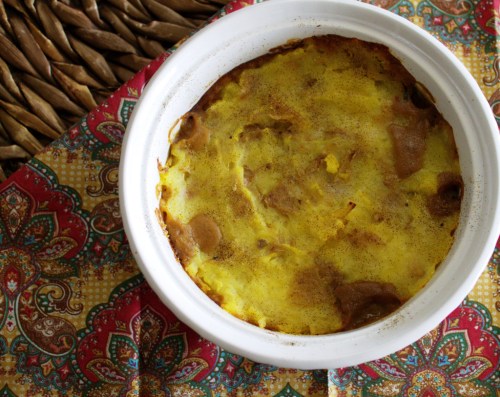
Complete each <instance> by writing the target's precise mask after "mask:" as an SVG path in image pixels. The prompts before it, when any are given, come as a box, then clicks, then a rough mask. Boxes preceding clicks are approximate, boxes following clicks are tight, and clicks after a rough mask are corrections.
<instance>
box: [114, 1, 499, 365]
mask: <svg viewBox="0 0 500 397" xmlns="http://www.w3.org/2000/svg"><path fill="white" fill-rule="evenodd" d="M329 33H334V34H339V35H344V36H348V37H357V38H360V39H363V40H366V41H372V42H377V43H382V44H385V45H386V46H388V47H389V48H390V49H391V51H392V52H393V54H394V55H396V56H397V57H398V58H399V59H400V60H401V61H402V62H403V64H404V65H405V66H406V67H407V69H408V70H409V71H410V72H411V73H412V74H413V75H414V76H415V78H416V79H417V80H418V81H420V82H421V83H423V84H424V85H425V86H426V87H427V88H428V89H429V91H430V92H431V93H432V96H433V97H434V98H435V100H436V105H437V107H438V109H439V110H440V111H441V113H442V114H443V115H444V116H445V118H446V119H447V120H448V121H449V122H450V123H451V125H452V127H453V129H454V133H455V139H456V143H457V147H458V150H459V155H460V162H461V167H462V171H463V179H464V183H465V191H464V199H463V204H462V211H461V218H460V225H459V228H458V230H457V231H456V241H455V244H454V246H453V248H452V250H451V252H450V253H449V255H448V257H447V259H446V260H445V261H444V263H442V265H441V266H440V267H439V269H438V271H437V273H436V274H435V276H434V277H433V279H432V280H431V281H430V282H429V283H428V285H427V286H426V287H425V288H424V289H423V290H422V291H421V292H420V293H419V294H418V295H417V296H415V297H414V298H413V299H411V300H410V301H409V302H407V303H406V304H405V305H404V306H402V307H401V308H400V309H399V310H398V311H396V312H395V313H393V314H391V315H390V316H388V317H386V318H385V319H383V320H380V321H378V322H376V323H373V324H371V325H368V326H365V327H363V328H360V329H356V330H353V331H348V332H341V333H337V334H331V335H323V336H297V335H287V334H282V333H277V332H271V331H268V330H264V329H260V328H258V327H256V326H254V325H251V324H248V323H246V322H244V321H241V320H239V319H237V318H235V317H233V316H231V315H230V314H228V313H227V312H225V311H224V310H222V309H221V308H220V307H219V306H218V305H217V304H215V303H214V302H213V301H212V300H210V299H209V298H208V297H207V296H206V295H205V294H204V293H203V292H202V291H201V290H200V289H199V288H198V287H197V286H196V285H195V284H194V283H193V282H192V281H191V279H190V278H189V276H188V275H187V274H186V273H185V272H184V270H183V268H182V267H181V265H180V264H179V263H178V262H177V260H176V259H175V257H174V254H173V253H172V250H171V248H170V245H169V242H168V240H167V238H166V237H165V235H164V233H163V231H162V229H161V228H160V225H159V224H158V221H157V217H156V213H155V211H156V210H157V208H158V197H157V194H156V185H157V183H158V180H159V176H158V161H159V162H160V163H164V162H165V160H166V158H167V155H168V150H169V131H170V130H171V128H172V126H173V125H175V124H176V121H177V120H178V118H179V117H180V116H182V115H183V114H184V113H186V112H187V111H188V110H190V108H191V107H192V106H193V105H194V104H195V103H196V102H197V101H198V99H199V98H200V97H201V95H202V94H203V93H204V92H205V91H206V90H207V89H208V88H209V87H210V85H211V84H213V83H214V82H215V81H216V80H217V79H218V78H219V77H220V76H222V75H223V74H225V73H226V72H228V71H229V70H231V69H233V68H234V67H235V66H236V65H238V64H241V63H242V62H245V61H247V60H250V59H253V58H255V57H257V56H259V55H262V54H264V53H266V52H268V50H269V49H271V48H273V47H277V46H279V45H282V44H284V43H286V42H287V40H289V39H297V38H304V37H307V36H313V35H323V34H329ZM119 180H120V202H121V210H122V215H123V220H124V225H125V228H126V233H127V236H128V238H129V241H130V246H131V249H132V252H133V254H134V256H135V258H136V259H137V262H138V264H139V266H140V268H141V270H142V272H143V273H144V276H145V277H146V279H147V281H148V282H149V283H150V285H151V286H152V288H153V289H154V290H155V291H156V293H157V294H158V295H159V297H160V298H161V299H162V300H163V302H164V303H165V304H166V305H167V306H168V307H169V308H170V309H171V310H172V311H173V312H174V313H175V314H176V315H177V316H178V317H179V319H180V320H182V321H183V322H185V323H186V324H188V325H189V326H191V327H192V328H193V329H194V330H196V331H197V332H198V333H199V334H200V335H202V336H204V337H205V338H207V339H209V340H211V341H213V342H215V343H217V344H219V345H220V346H222V347H223V348H225V349H227V350H229V351H231V352H234V353H238V354H241V355H243V356H246V357H248V358H250V359H253V360H255V361H258V362H264V363H270V364H274V365H278V366H282V367H295V368H302V369H314V368H333V367H342V366H349V365H354V364H358V363H361V362H364V361H368V360H372V359H375V358H378V357H381V356H384V355H387V354H389V353H392V352H394V351H396V350H398V349H400V348H403V347H404V346H406V345H408V344H410V343H412V342H414V341H415V340H416V339H418V338H420V337H421V336H423V335H424V334H425V333H426V332H428V331H430V330H431V329H432V328H433V327H435V326H437V325H438V323H439V322H440V321H442V320H443V319H444V318H445V317H446V316H447V315H448V314H449V313H450V312H451V311H452V310H453V309H455V308H456V307H457V306H458V305H459V304H460V302H461V301H462V300H463V299H464V298H465V296H466V295H467V293H468V292H469V291H470V290H471V289H472V288H473V286H474V284H475V283H476V281H477V279H478V277H479V276H480V274H481V272H482V270H483V269H484V267H485V265H486V264H487V262H488V259H489V258H490V255H491V254H492V252H493V249H494V245H495V242H496V239H497V237H498V234H499V211H498V202H499V141H498V129H497V126H496V123H495V120H494V117H493V114H492V112H491V109H490V107H489V105H488V103H487V101H486V100H485V98H484V96H483V94H482V92H481V90H480V88H479V87H478V85H477V84H476V82H475V80H474V79H473V77H472V76H471V75H470V74H469V72H468V71H467V70H466V68H465V67H464V66H463V65H462V64H461V63H460V61H459V60H458V59H457V58H456V57H455V56H454V55H453V54H452V53H451V52H450V51H449V50H448V49H447V48H446V47H445V46H444V45H442V44H441V43H440V42H439V41H437V40H436V39H434V38H433V37H431V36H430V35H429V34H428V33H426V32H425V31H424V30H422V29H421V28H419V27H417V26H415V25H414V24H412V23H411V22H408V21H407V20H405V19H403V18H401V17H399V16H397V15H394V14H392V13H390V12H388V11H385V10H383V9H380V8H377V7H374V6H371V5H368V4H364V3H360V2H356V1H351V0H271V1H268V2H265V3H261V4H257V5H254V6H250V7H246V8H245V9H243V10H240V11H237V12H234V13H232V14H230V15H228V16H225V17H223V18H222V19H220V20H218V21H216V22H214V23H212V24H211V25H209V26H207V27H206V28H204V29H202V30H201V31H200V32H199V33H197V34H196V35H194V36H193V37H191V38H190V39H189V40H187V41H186V42H185V43H184V44H183V45H182V46H181V47H180V48H179V49H178V50H177V51H176V52H175V53H174V55H172V56H171V57H170V58H168V59H167V61H166V62H165V64H164V65H162V66H161V68H160V69H159V70H158V71H157V73H156V74H155V76H154V77H153V78H152V79H151V81H150V82H149V84H148V86H147V87H146V88H145V90H144V92H143V94H142V96H141V98H140V100H139V103H138V104H137V105H136V108H135V110H134V113H133V115H132V118H131V120H130V122H129V124H128V127H127V133H126V136H125V140H124V143H123V151H122V156H121V164H120V179H119Z"/></svg>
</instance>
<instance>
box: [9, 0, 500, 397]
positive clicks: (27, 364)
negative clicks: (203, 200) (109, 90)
mask: <svg viewBox="0 0 500 397" xmlns="http://www.w3.org/2000/svg"><path fill="white" fill-rule="evenodd" d="M252 3H254V1H253V0H249V1H241V0H240V1H234V2H232V3H230V4H229V5H228V6H227V7H226V8H225V10H222V12H221V13H220V14H219V15H218V16H217V17H216V18H219V17H221V16H223V15H224V14H225V13H228V12H233V11H236V10H238V9H239V8H241V7H244V6H246V5H249V4H252ZM377 3H378V4H379V5H380V6H383V7H386V8H389V9H390V10H391V11H393V12H396V13H399V14H400V15H403V16H405V17H407V18H409V19H410V20H413V21H414V22H415V23H418V24H420V25H421V26H422V27H424V28H425V29H427V30H428V31H431V32H432V33H433V34H435V35H436V36H437V37H438V38H439V39H440V40H442V41H443V42H445V43H446V44H447V45H448V46H450V48H452V49H453V50H454V51H455V53H457V54H458V55H459V56H460V57H461V59H462V60H463V61H464V63H465V64H466V66H467V67H469V69H470V70H471V72H473V74H474V75H475V76H477V78H478V80H479V81H480V83H481V87H482V88H483V90H484V92H485V95H487V97H488V98H489V99H490V103H491V105H492V109H493V111H494V112H496V115H497V117H498V115H499V114H500V105H499V103H500V102H499V101H500V100H499V98H500V94H499V78H500V77H499V74H500V72H499V66H498V65H499V60H498V55H497V53H496V52H495V48H496V45H497V42H496V40H497V36H496V33H495V32H496V31H497V30H496V29H497V27H498V14H499V11H500V10H499V4H498V3H497V2H491V0H488V1H480V2H476V3H473V2H468V1H454V0H453V1H450V2H444V1H443V2H441V1H437V0H436V1H432V2H431V1H429V0H424V1H416V2H409V1H397V0H396V1H390V2H387V1H381V2H377ZM174 50H175V49H172V50H171V51H174ZM171 51H169V52H168V53H167V54H165V55H164V56H162V57H160V58H159V59H157V60H156V61H154V62H153V63H151V64H150V65H149V66H147V67H146V68H145V69H144V70H142V71H141V72H140V73H138V74H137V75H136V76H135V77H134V78H133V79H132V80H130V81H129V82H128V83H127V84H126V85H124V86H123V87H121V88H120V89H119V90H117V91H116V92H115V93H114V94H113V95H112V96H111V97H110V98H109V99H108V100H107V101H106V102H105V103H104V104H103V105H101V106H99V107H98V108H97V109H95V110H94V111H92V112H91V113H89V114H88V115H87V116H86V117H85V118H83V119H82V120H81V122H80V123H78V124H76V125H75V126H74V127H73V128H71V129H70V130H69V131H68V132H67V133H66V134H64V135H63V136H62V137H61V139H59V140H58V141H56V142H54V143H53V144H52V145H51V146H49V147H48V148H47V149H46V150H44V152H43V153H41V154H40V155H38V156H37V157H36V158H35V159H33V160H32V161H31V162H30V163H29V164H28V165H26V166H25V167H23V168H22V169H21V170H20V171H18V172H17V173H15V174H14V175H13V176H12V177H10V178H9V179H8V180H7V181H5V182H4V183H3V184H1V185H0V381H1V382H0V388H1V390H0V395H1V396H43V395H47V396H53V395H75V396H107V397H108V396H139V395H140V396H225V395H234V396H236V395H241V396H251V395H252V396H253V395H257V396H259V395H260V396H276V397H278V396H323V395H326V394H328V393H330V394H331V395H332V396H341V395H343V396H351V395H357V396H409V397H413V396H415V397H417V396H495V395H497V393H498V390H499V389H500V376H499V365H500V364H499V363H500V359H499V356H500V342H499V333H500V330H499V328H498V326H499V324H500V322H499V313H500V290H499V287H500V265H499V264H498V256H497V253H495V255H494V256H493V258H492V260H491V261H490V263H489V266H488V268H487V269H486V270H485V272H484V274H483V276H482V278H481V280H480V281H479V283H478V286H477V287H476V289H475V290H474V291H473V292H472V293H471V295H470V296H469V298H468V299H467V300H466V301H465V302H464V303H463V304H462V305H461V306H460V307H459V308H457V309H456V310H455V311H454V312H453V313H452V314H451V315H450V316H449V317H448V318H447V319H446V320H445V321H444V322H443V323H442V324H441V325H440V326H439V327H438V328H436V329H435V330H434V331H432V332H431V333H429V334H428V335H426V336H425V337H424V338H422V339H421V340H419V341H418V342H416V343H414V344H412V345H410V346H408V347H407V348H405V349H403V350H401V351H399V352H396V353H394V354H392V355H390V356H388V357H385V358H383V359H380V360H376V361H374V362H370V363H366V364H363V365H360V366H357V367H353V368H344V369H340V370H330V371H327V370H326V369H325V370H322V371H299V370H292V369H284V368H276V367H273V366H268V365H262V364H258V363H254V362H251V361H249V360H247V359H246V358H244V357H240V356H237V355H234V354H231V353H229V352H226V351H224V350H222V349H220V348H219V347H218V346H216V345H214V344H213V343H211V342H209V341H207V340H204V339H203V338H201V337H199V336H198V335H197V334H196V333H194V332H193V331H192V330H190V329H189V328H188V327H186V326H185V325H184V324H182V323H180V322H179V321H178V320H177V319H176V318H175V316H174V315H173V314H172V313H171V312H170V311H169V310H168V308H166V307H165V306H164V305H163V304H162V303H161V302H160V300H159V299H158V297H157V296H156V295H155V294H154V293H153V291H152V290H151V289H150V288H149V286H148V285H147V283H146V282H145V281H144V279H143V278H142V276H141V274H140V272H139V269H138V268H137V265H136V264H135V262H134V260H133V258H132V255H131V253H130V249H129V247H128V243H127V238H126V236H125V233H124V230H123V225H122V222H121V217H120V213H119V205H118V164H119V160H120V150H121V142H122V139H123V135H124V132H125V126H126V124H127V122H128V120H129V117H130V114H131V112H132V110H133V107H134V104H135V103H136V101H137V99H138V97H139V96H140V94H141V92H142V90H143V88H144V86H145V84H146V83H147V82H148V80H149V79H150V78H151V76H152V75H153V74H154V72H155V71H156V70H157V69H158V67H159V66H160V65H161V63H162V62H163V61H164V60H165V59H166V58H167V57H168V56H169V54H170V53H171ZM478 65H479V67H478Z"/></svg>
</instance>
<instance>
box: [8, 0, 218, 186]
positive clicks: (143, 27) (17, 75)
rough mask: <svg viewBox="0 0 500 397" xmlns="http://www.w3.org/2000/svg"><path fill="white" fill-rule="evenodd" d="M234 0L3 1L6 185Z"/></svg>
mask: <svg viewBox="0 0 500 397" xmlns="http://www.w3.org/2000/svg"><path fill="white" fill-rule="evenodd" d="M227 2H228V0H100V1H99V0H0V181H2V180H4V179H5V178H6V177H8V176H9V175H10V174H11V173H12V172H14V171H15V170H16V169H18V168H19V167H20V166H21V165H22V164H24V163H25V162H26V161H27V160H29V159H30V158H31V157H32V156H33V155H35V154H36V153H37V152H39V151H40V150H42V149H43V147H44V146H45V145H47V144H49V143H50V142H52V141H53V140H54V139H57V138H58V137H59V136H60V135H61V134H62V133H64V131H66V130H67V129H68V128H69V127H70V126H71V125H72V124H74V123H75V122H76V121H77V120H79V119H80V117H82V116H83V115H84V114H85V113H86V112H87V111H89V110H91V109H93V108H94V107H95V106H97V105H98V104H99V103H101V102H102V101H104V100H105V99H106V98H107V97H108V96H109V95H110V94H111V93H112V92H113V91H114V90H115V89H116V88H117V87H119V86H120V85H121V84H122V83H124V82H125V81H127V80H128V79H129V78H130V77H132V76H133V75H134V73H136V72H137V71H138V70H140V69H141V68H142V67H144V66H145V65H147V64H148V63H149V62H151V60H153V59H154V58H156V57H157V56H158V55H160V54H161V53H162V52H164V51H166V49H168V48H169V47H170V46H172V45H173V44H174V43H176V42H177V41H179V40H180V39H181V38H183V37H185V36H186V35H187V34H189V33H190V32H192V31H193V30H194V29H196V28H197V27H199V26H200V25H201V24H203V23H205V22H206V20H207V19H208V18H209V17H210V16H211V15H213V14H214V13H215V12H216V11H217V10H218V9H219V8H220V7H221V6H223V5H224V4H226V3H227Z"/></svg>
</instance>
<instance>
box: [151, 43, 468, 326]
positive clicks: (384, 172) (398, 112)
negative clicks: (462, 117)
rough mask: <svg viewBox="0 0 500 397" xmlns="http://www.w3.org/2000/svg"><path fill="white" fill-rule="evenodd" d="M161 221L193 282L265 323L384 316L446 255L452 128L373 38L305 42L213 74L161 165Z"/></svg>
mask: <svg viewBox="0 0 500 397" xmlns="http://www.w3.org/2000/svg"><path fill="white" fill-rule="evenodd" d="M160 180H161V181H160V187H161V189H159V191H161V192H162V194H161V199H160V210H161V213H162V223H163V224H164V226H165V229H166V231H168V235H169V238H170V242H171V244H172V247H173V249H174V251H175V253H176V254H177V256H178V258H179V260H180V262H181V263H182V265H183V266H184V268H185V270H186V271H187V273H188V274H189V275H190V276H191V278H192V279H193V280H194V281H195V282H196V283H197V284H198V285H199V286H200V288H202V289H203V291H205V292H206V293H207V295H208V296H209V297H211V298H212V299H213V300H214V301H215V302H217V303H218V304H219V305H221V306H222V307H223V308H224V309H225V310H227V311H229V312H230V313H232V314H233V315H235V316H237V317H239V318H241V319H243V320H245V321H248V322H250V323H253V324H256V325H258V326H260V327H264V328H267V329H272V330H278V331H282V332H287V333H297V334H325V333H331V332H338V331H342V330H346V329H352V328H356V327H359V326H362V325H364V324H366V323H369V322H371V321H374V320H377V319H379V318H381V317H383V316H385V315H387V314H389V313H390V312H392V311H394V310H395V309H396V308H398V307H399V306H400V305H401V304H402V303H404V302H405V301H407V300H408V299H410V298H411V297H412V296H414V295H415V294H416V293H417V292H418V291H419V290H420V289H421V288H422V287H423V286H425V284H426V283H427V282H428V281H429V279H430V278H431V277H432V275H433V273H434V271H435V268H436V267H437V266H438V265H439V264H440V263H441V262H442V261H443V259H444V258H445V257H446V255H447V253H448V251H449V249H450V247H451V244H452V242H453V232H454V230H455V229H456V227H457V224H458V218H459V212H460V204H461V200H462V191H463V182H462V179H461V177H460V166H459V161H458V155H457V150H456V147H455V142H454V140H453V133H452V130H451V127H450V126H449V125H448V123H447V122H446V121H445V120H444V119H443V118H442V116H441V115H440V114H439V112H438V111H437V110H436V108H435V106H434V105H433V104H432V97H431V96H430V94H429V93H428V92H427V91H426V90H425V89H424V88H423V87H422V86H421V85H420V84H419V83H417V82H416V81H415V80H414V78H413V77H412V76H411V75H410V74H409V73H408V72H407V71H406V70H405V68H404V67H403V66H402V65H401V63H400V62H399V61H398V60H397V59H396V58H395V57H393V56H392V55H391V54H390V52H389V50H388V49H387V48H386V47H384V46H382V45H378V44H371V43H367V42H363V41H360V40H356V39H347V38H342V37H338V36H323V37H315V38H308V39H305V40H302V41H296V42H293V43H291V44H289V45H286V46H284V47H281V48H278V49H276V50H274V51H273V52H272V53H270V54H267V55H265V56H263V57H260V58H257V59H255V60H253V61H250V62H248V63H246V64H243V65H241V66H239V67H237V68H236V69H234V70H233V71H231V72H230V73H228V74H227V75H225V76H223V77H222V78H221V79H219V81H217V82H216V83H215V84H214V85H213V86H212V87H211V88H210V89H209V90H208V92H207V93H206V94H205V95H204V96H203V98H201V100H200V101H199V102H198V103H197V105H196V106H194V108H193V109H192V110H191V111H190V112H189V113H187V114H186V115H185V116H184V117H183V120H182V124H181V127H180V130H179V132H178V133H177V135H176V137H175V140H174V142H173V143H172V146H171V148H170V154H169V158H168V160H167V163H166V164H165V167H161V172H160Z"/></svg>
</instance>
